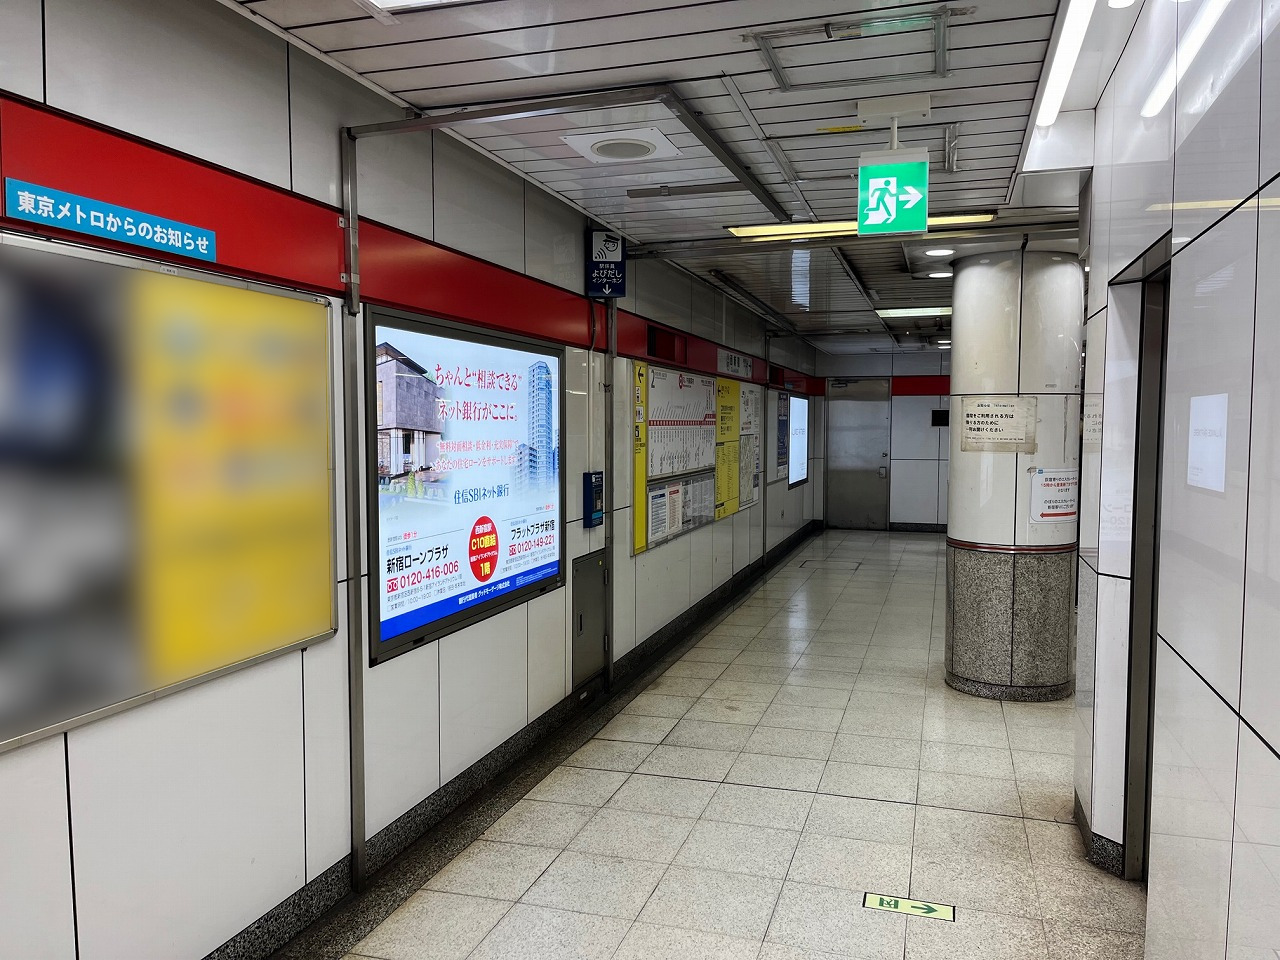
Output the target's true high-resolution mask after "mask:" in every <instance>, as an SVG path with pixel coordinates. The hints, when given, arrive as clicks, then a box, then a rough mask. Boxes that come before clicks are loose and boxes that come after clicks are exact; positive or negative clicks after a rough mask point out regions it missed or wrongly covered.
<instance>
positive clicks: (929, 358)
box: [889, 350, 944, 377]
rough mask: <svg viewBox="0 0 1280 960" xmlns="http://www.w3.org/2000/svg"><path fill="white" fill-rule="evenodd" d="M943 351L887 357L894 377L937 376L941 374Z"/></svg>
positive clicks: (898, 354)
mask: <svg viewBox="0 0 1280 960" xmlns="http://www.w3.org/2000/svg"><path fill="white" fill-rule="evenodd" d="M943 353H944V351H941V350H928V351H921V352H920V353H894V354H890V355H889V359H890V360H891V361H892V362H893V375H894V376H895V377H916V376H922V377H927V376H937V375H938V374H940V373H941V372H942V357H943Z"/></svg>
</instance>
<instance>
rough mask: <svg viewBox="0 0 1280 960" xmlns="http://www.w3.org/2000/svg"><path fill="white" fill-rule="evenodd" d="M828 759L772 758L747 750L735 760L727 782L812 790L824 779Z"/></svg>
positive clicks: (726, 778)
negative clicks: (824, 769)
mask: <svg viewBox="0 0 1280 960" xmlns="http://www.w3.org/2000/svg"><path fill="white" fill-rule="evenodd" d="M825 764H826V761H823V760H805V759H800V758H796V757H770V756H765V755H763V754H755V753H743V754H740V755H739V756H738V758H737V759H736V760H735V761H734V763H733V768H732V769H731V770H730V771H729V774H728V776H726V777H725V781H726V782H728V783H739V784H745V785H747V786H753V787H777V788H779V789H783V790H807V791H809V792H810V793H812V792H813V791H814V790H816V789H817V788H818V784H819V782H820V781H821V780H822V773H823V767H824V766H825Z"/></svg>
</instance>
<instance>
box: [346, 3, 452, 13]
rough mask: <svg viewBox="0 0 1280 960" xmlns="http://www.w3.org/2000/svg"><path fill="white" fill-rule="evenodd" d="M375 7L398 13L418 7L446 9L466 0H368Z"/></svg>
mask: <svg viewBox="0 0 1280 960" xmlns="http://www.w3.org/2000/svg"><path fill="white" fill-rule="evenodd" d="M368 2H369V3H371V4H373V5H374V6H375V7H381V8H382V9H383V10H389V11H393V12H398V11H401V10H414V9H417V8H418V7H447V6H450V5H451V4H455V3H466V2H468V0H368Z"/></svg>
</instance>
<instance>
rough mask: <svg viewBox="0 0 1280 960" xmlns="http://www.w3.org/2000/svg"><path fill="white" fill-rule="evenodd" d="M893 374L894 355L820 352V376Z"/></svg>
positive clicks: (877, 375)
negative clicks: (834, 354)
mask: <svg viewBox="0 0 1280 960" xmlns="http://www.w3.org/2000/svg"><path fill="white" fill-rule="evenodd" d="M892 374H893V357H892V356H890V355H887V354H877V355H875V356H871V355H853V356H832V355H831V354H827V353H823V352H821V351H819V352H818V362H817V376H819V377H888V376H892Z"/></svg>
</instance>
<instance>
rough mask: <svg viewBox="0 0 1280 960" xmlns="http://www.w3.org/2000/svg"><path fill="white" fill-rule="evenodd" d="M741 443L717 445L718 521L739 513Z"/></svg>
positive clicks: (735, 441)
mask: <svg viewBox="0 0 1280 960" xmlns="http://www.w3.org/2000/svg"><path fill="white" fill-rule="evenodd" d="M738 452H739V441H737V440H734V441H733V442H732V443H718V444H716V519H717V520H720V519H721V518H723V517H729V516H732V515H733V514H735V513H737V512H738V475H739V470H740V468H739V465H738Z"/></svg>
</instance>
